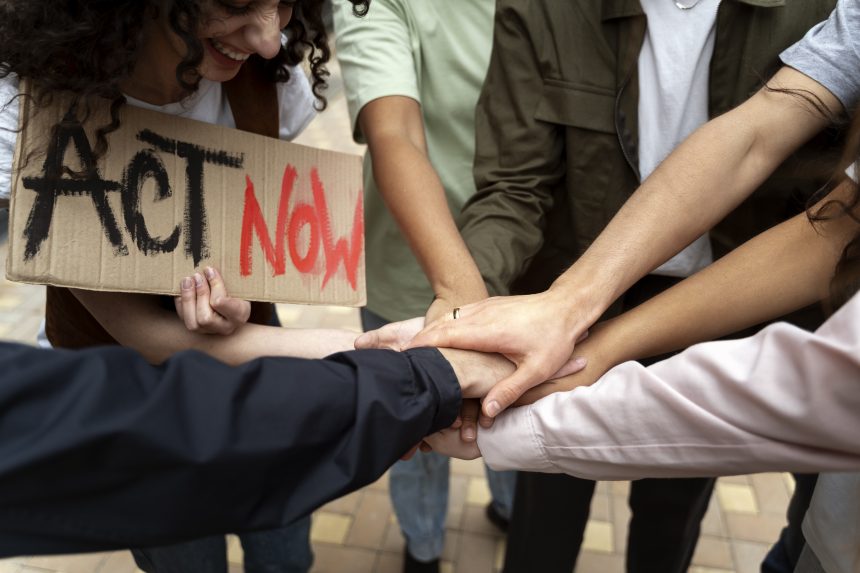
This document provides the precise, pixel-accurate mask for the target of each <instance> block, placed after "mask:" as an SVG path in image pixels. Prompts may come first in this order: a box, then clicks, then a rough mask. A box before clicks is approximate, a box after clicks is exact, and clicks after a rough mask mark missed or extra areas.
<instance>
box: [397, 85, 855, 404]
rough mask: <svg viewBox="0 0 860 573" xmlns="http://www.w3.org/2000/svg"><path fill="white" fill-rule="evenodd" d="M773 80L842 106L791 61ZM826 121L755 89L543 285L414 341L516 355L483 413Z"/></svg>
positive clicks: (791, 100) (485, 305) (803, 106)
mask: <svg viewBox="0 0 860 573" xmlns="http://www.w3.org/2000/svg"><path fill="white" fill-rule="evenodd" d="M769 85H770V86H771V87H773V88H780V89H783V88H784V89H792V90H796V91H802V92H805V93H806V94H807V95H809V96H810V97H812V98H813V99H815V98H817V99H818V100H820V102H821V103H822V104H823V105H824V106H825V107H826V108H828V109H829V110H831V111H832V112H833V114H837V113H841V112H842V107H841V104H840V103H839V101H838V100H837V99H836V97H835V96H834V95H833V94H831V93H830V92H829V91H828V90H827V89H825V88H824V87H823V86H821V85H820V84H819V83H817V82H815V81H814V80H812V79H810V78H809V77H807V76H805V75H803V74H801V73H800V72H797V71H795V70H793V69H791V68H783V69H782V70H780V71H779V72H778V73H777V74H776V76H774V78H773V79H772V80H771V81H770V83H769ZM828 121H829V119H828V118H827V117H825V116H823V115H822V114H820V113H817V112H816V111H813V110H812V109H811V107H810V106H809V104H808V103H807V102H805V101H804V100H803V99H802V98H799V97H797V96H796V95H790V94H785V93H781V92H775V91H771V90H768V89H763V90H761V91H760V92H758V93H757V94H756V95H755V96H753V97H752V98H751V99H750V100H748V101H747V102H745V103H744V104H742V105H741V106H739V107H738V108H736V109H734V110H733V111H731V112H729V113H727V114H725V115H723V116H721V117H719V118H716V119H714V120H712V121H711V122H709V123H707V124H705V125H704V126H702V127H701V128H699V129H698V130H697V131H696V132H695V133H694V134H693V135H692V136H691V137H690V138H689V139H687V141H685V142H684V143H683V144H681V145H680V146H679V147H678V148H677V149H676V150H675V151H674V152H673V153H672V154H671V155H670V156H669V158H667V159H666V161H664V162H663V164H662V165H661V166H660V167H659V168H658V169H657V170H656V171H655V172H654V173H653V174H652V175H651V177H649V178H648V180H647V181H645V183H644V184H643V185H642V187H641V188H640V189H639V190H637V191H636V192H635V193H634V194H633V195H632V196H631V198H630V199H629V200H628V201H627V203H626V204H625V205H624V207H622V209H621V210H620V211H619V212H618V214H617V215H616V216H615V217H614V218H613V219H612V221H611V222H610V224H609V225H608V226H607V228H606V229H605V230H604V231H603V233H601V235H600V236H599V237H598V238H597V240H595V242H594V243H593V244H592V246H591V247H590V248H589V249H588V250H587V251H586V252H585V254H584V255H583V256H582V257H581V258H580V259H579V260H578V261H577V262H576V264H574V265H573V266H572V267H571V268H570V269H568V271H566V272H565V273H564V274H563V275H562V276H561V277H559V279H558V280H556V282H555V283H554V284H553V285H552V287H551V288H550V289H549V290H547V291H546V292H544V293H539V294H537V295H530V296H527V297H516V298H514V297H511V298H505V297H502V298H498V299H490V300H487V301H482V302H479V303H477V304H474V305H468V306H466V307H464V308H463V309H462V314H461V316H462V319H461V320H458V321H456V322H454V321H446V322H444V323H437V324H434V325H430V326H429V327H428V328H427V329H426V330H424V331H423V332H422V333H421V334H419V335H418V336H417V337H416V338H415V340H414V341H413V343H412V345H413V346H425V345H426V346H452V347H457V348H470V349H475V350H482V351H485V352H503V353H504V354H505V355H506V356H508V357H516V360H515V362H516V363H517V366H518V370H517V371H516V373H515V374H514V375H513V376H511V377H510V378H509V379H507V380H505V381H503V383H502V384H499V386H498V387H497V388H495V389H493V391H492V392H491V393H490V394H489V395H488V396H487V400H486V401H485V405H484V410H485V412H486V413H487V414H488V415H491V416H492V415H495V413H496V412H497V411H500V410H501V409H504V408H505V407H507V406H508V405H510V404H512V403H513V402H514V401H515V400H516V399H517V398H518V397H519V396H521V395H522V394H523V393H524V392H525V391H526V390H528V389H529V388H532V387H534V386H535V385H536V384H538V383H540V382H542V381H543V380H545V379H546V378H548V377H549V376H550V375H552V373H554V372H556V371H557V370H558V369H559V368H560V367H561V366H562V364H563V363H564V361H565V360H567V359H568V358H569V357H570V355H571V353H572V352H573V349H574V344H575V340H576V339H577V337H578V336H579V335H580V334H581V333H582V332H584V331H585V329H587V328H588V327H589V326H590V325H591V324H593V323H594V321H595V320H597V319H598V318H599V317H600V315H601V314H603V312H604V311H605V310H606V309H607V308H608V307H609V305H610V304H611V303H612V302H613V301H614V300H615V299H616V298H618V297H619V296H620V295H621V294H623V293H624V291H625V290H627V289H628V288H629V287H630V286H631V285H632V284H633V283H634V282H635V281H636V280H638V279H639V278H640V277H642V276H643V275H645V274H647V273H648V272H650V271H651V270H653V269H654V268H656V267H657V266H658V265H659V264H661V263H663V262H664V261H665V260H667V259H668V258H669V257H671V256H672V255H673V254H675V253H677V252H678V251H680V250H681V249H682V248H683V247H685V246H686V245H688V244H689V243H690V242H692V241H693V240H694V239H695V238H696V237H698V236H700V235H701V234H703V233H704V232H705V231H707V230H708V229H710V228H711V227H712V226H713V225H714V224H716V223H717V222H718V221H720V220H721V219H722V218H723V217H724V216H725V215H726V214H727V213H728V212H730V211H731V210H732V209H733V208H734V207H735V206H737V205H738V204H739V203H740V202H741V201H743V199H745V198H746V197H748V196H749V195H750V194H752V193H753V191H754V190H755V189H756V188H757V187H758V186H759V185H760V184H761V183H762V181H764V180H765V179H766V178H767V177H768V175H769V174H770V173H771V172H772V171H773V170H774V169H775V168H776V167H777V166H778V165H779V164H780V163H782V161H783V160H784V159H785V158H786V157H787V156H788V155H789V154H790V153H792V152H793V151H794V150H795V149H797V148H798V147H799V146H800V145H801V144H802V143H804V142H805V141H806V140H807V139H809V138H810V137H812V135H814V134H815V133H817V132H818V131H820V130H821V129H823V128H824V127H825V126H826V125H827V123H828ZM536 333H538V335H536ZM546 333H553V334H552V336H546V335H541V334H546ZM559 333H562V334H559ZM547 340H552V344H548V343H547ZM493 405H495V408H491V407H492V406H493Z"/></svg>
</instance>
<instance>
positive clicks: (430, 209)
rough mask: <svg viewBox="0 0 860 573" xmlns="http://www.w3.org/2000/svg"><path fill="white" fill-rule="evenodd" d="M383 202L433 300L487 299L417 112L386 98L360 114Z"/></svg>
mask: <svg viewBox="0 0 860 573" xmlns="http://www.w3.org/2000/svg"><path fill="white" fill-rule="evenodd" d="M359 122H360V124H361V129H362V131H363V132H364V134H365V136H366V138H367V142H368V147H369V149H370V156H371V159H372V161H373V175H374V179H375V180H376V183H377V186H378V187H379V191H380V193H381V195H382V198H383V199H384V200H385V204H386V206H387V207H388V209H389V211H391V214H392V215H393V217H394V219H395V220H396V221H397V225H398V226H399V227H400V231H401V232H402V233H403V236H404V237H405V238H406V240H407V241H408V242H409V246H410V248H411V249H412V252H413V253H414V254H415V257H416V258H417V259H418V262H419V263H420V265H421V268H422V269H423V270H424V273H425V274H426V275H427V278H428V280H429V281H430V283H431V285H432V286H433V289H434V291H435V292H436V294H437V295H442V296H449V295H451V294H452V293H457V294H458V295H459V296H463V297H464V300H461V301H458V302H461V303H465V302H472V301H473V300H479V299H481V298H484V297H486V290H485V289H484V283H483V280H482V279H481V275H480V273H479V272H478V268H477V266H475V263H474V261H473V260H472V256H471V255H470V254H469V250H468V249H467V248H466V244H465V243H464V242H463V239H462V238H461V237H460V233H459V231H458V230H457V226H456V224H455V223H454V218H453V216H452V215H451V210H450V207H449V205H448V200H447V198H446V195H445V189H444V188H443V186H442V182H441V180H440V179H439V176H438V175H437V174H436V171H435V170H434V168H433V165H432V164H431V163H430V159H429V157H428V155H427V144H426V141H425V136H424V121H423V118H422V115H421V107H420V105H419V104H418V102H416V101H415V100H413V99H410V98H406V97H400V96H390V97H384V98H380V99H378V100H374V101H372V102H370V103H368V104H367V105H366V106H365V107H364V108H363V109H362V110H361V113H360V115H359Z"/></svg>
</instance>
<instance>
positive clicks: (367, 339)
mask: <svg viewBox="0 0 860 573" xmlns="http://www.w3.org/2000/svg"><path fill="white" fill-rule="evenodd" d="M378 344H379V334H378V331H376V330H371V331H369V332H365V333H364V334H362V335H361V336H359V337H358V338H356V339H355V349H356V350H367V349H369V348H376V347H377V345H378Z"/></svg>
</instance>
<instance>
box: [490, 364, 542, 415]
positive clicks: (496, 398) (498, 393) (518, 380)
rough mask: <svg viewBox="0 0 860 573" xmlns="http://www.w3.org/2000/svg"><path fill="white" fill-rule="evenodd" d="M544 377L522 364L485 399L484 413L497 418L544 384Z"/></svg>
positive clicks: (529, 366) (494, 387)
mask: <svg viewBox="0 0 860 573" xmlns="http://www.w3.org/2000/svg"><path fill="white" fill-rule="evenodd" d="M543 378H544V376H542V375H541V373H540V371H538V370H537V369H536V368H534V367H532V366H531V365H529V364H527V363H523V364H520V365H519V366H518V367H517V369H516V370H515V371H514V373H513V374H511V375H510V376H508V377H507V378H504V379H502V380H500V381H499V383H498V384H496V385H495V386H493V388H492V389H491V390H490V391H489V392H487V396H486V398H484V405H483V408H482V410H483V412H484V414H485V415H486V416H488V417H490V418H495V417H496V416H497V415H498V414H499V413H501V412H503V411H504V410H505V408H507V407H508V406H510V405H511V404H513V403H514V402H516V401H517V398H519V397H520V396H522V395H523V394H524V393H525V392H526V390H528V389H529V388H531V387H533V386H536V385H537V384H539V383H540V382H543Z"/></svg>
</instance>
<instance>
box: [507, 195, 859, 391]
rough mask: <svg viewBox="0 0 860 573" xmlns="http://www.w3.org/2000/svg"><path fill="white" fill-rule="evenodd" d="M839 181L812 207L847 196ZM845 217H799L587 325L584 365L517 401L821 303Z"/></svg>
mask: <svg viewBox="0 0 860 573" xmlns="http://www.w3.org/2000/svg"><path fill="white" fill-rule="evenodd" d="M851 193H853V185H852V184H851V183H849V182H846V183H844V184H842V185H841V186H839V187H838V188H837V189H836V190H834V191H833V192H832V193H830V194H829V195H828V196H827V197H826V198H825V199H824V200H822V202H821V203H820V204H819V205H818V206H816V207H815V208H813V210H815V209H817V208H819V207H820V206H821V205H822V204H824V203H827V202H829V201H831V200H834V199H835V200H842V201H848V200H849V197H850V194H851ZM858 231H860V228H858V224H857V223H856V222H855V221H854V220H853V219H852V218H851V217H847V216H841V217H838V218H836V219H833V220H830V221H825V222H821V223H819V224H817V225H816V226H815V227H813V225H812V224H811V223H810V222H809V219H808V218H807V216H806V214H805V213H804V214H800V215H798V216H796V217H794V218H793V219H790V220H788V221H786V222H785V223H782V224H780V225H777V226H776V227H774V228H773V229H770V230H769V231H767V232H765V233H762V234H761V235H759V236H757V237H755V238H754V239H752V240H750V241H748V242H747V243H745V244H744V245H742V246H741V247H739V248H738V249H736V250H735V251H733V252H731V253H729V254H728V255H726V256H725V257H723V258H722V259H720V260H718V261H717V262H715V263H714V264H712V265H711V266H709V267H707V268H705V269H703V270H702V271H701V272H699V273H697V274H695V275H693V276H692V277H690V278H688V279H686V280H684V281H682V282H681V283H679V284H678V285H676V286H675V287H673V288H671V289H669V290H667V291H665V292H663V293H661V294H659V295H657V296H656V297H654V298H652V299H651V300H649V301H647V302H645V303H643V304H641V305H640V306H638V307H636V308H634V309H633V310H630V311H628V312H626V313H624V314H622V315H621V316H618V317H616V318H614V319H612V320H609V321H606V322H604V323H602V324H600V325H598V326H597V327H595V328H593V329H592V333H591V336H590V337H589V338H588V339H587V340H586V341H585V342H584V343H582V344H580V345H579V346H577V350H576V355H577V356H582V357H585V358H587V359H588V366H587V367H586V369H585V370H584V371H583V372H581V373H579V374H575V375H572V376H568V377H565V378H561V379H559V380H555V381H552V382H548V383H545V384H542V385H540V386H538V387H536V388H534V389H532V390H530V391H529V392H527V393H526V394H525V395H524V396H523V398H522V400H521V401H520V403H526V404H527V403H531V402H534V401H535V400H537V399H539V398H541V397H543V396H546V395H548V394H550V393H552V392H558V391H561V390H569V389H571V388H574V387H577V386H582V385H588V384H590V383H592V382H594V381H595V380H597V379H598V378H599V377H600V376H601V375H603V373H604V372H606V371H607V370H609V369H610V368H612V367H613V366H615V365H616V364H620V363H622V362H624V361H626V360H636V359H641V358H647V357H649V356H655V355H658V354H663V353H666V352H671V351H674V350H678V349H681V348H685V347H687V346H690V345H691V344H695V343H698V342H702V341H706V340H713V339H715V338H719V337H721V336H726V335H729V334H731V333H733V332H737V331H739V330H742V329H744V328H747V327H750V326H754V325H756V324H760V323H763V322H766V321H768V320H773V319H775V318H778V317H780V316H783V315H785V314H788V313H789V312H792V311H795V310H797V309H799V308H802V307H804V306H807V305H810V304H813V303H815V302H817V301H820V300H822V299H823V298H825V297H826V296H827V294H828V288H829V285H830V280H831V278H832V277H833V269H834V268H835V267H836V263H837V261H838V260H839V258H840V256H841V254H842V250H843V249H844V247H845V245H846V244H847V242H848V241H849V240H850V239H851V238H852V237H853V236H854V235H855V234H856V233H857V232H858Z"/></svg>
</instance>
